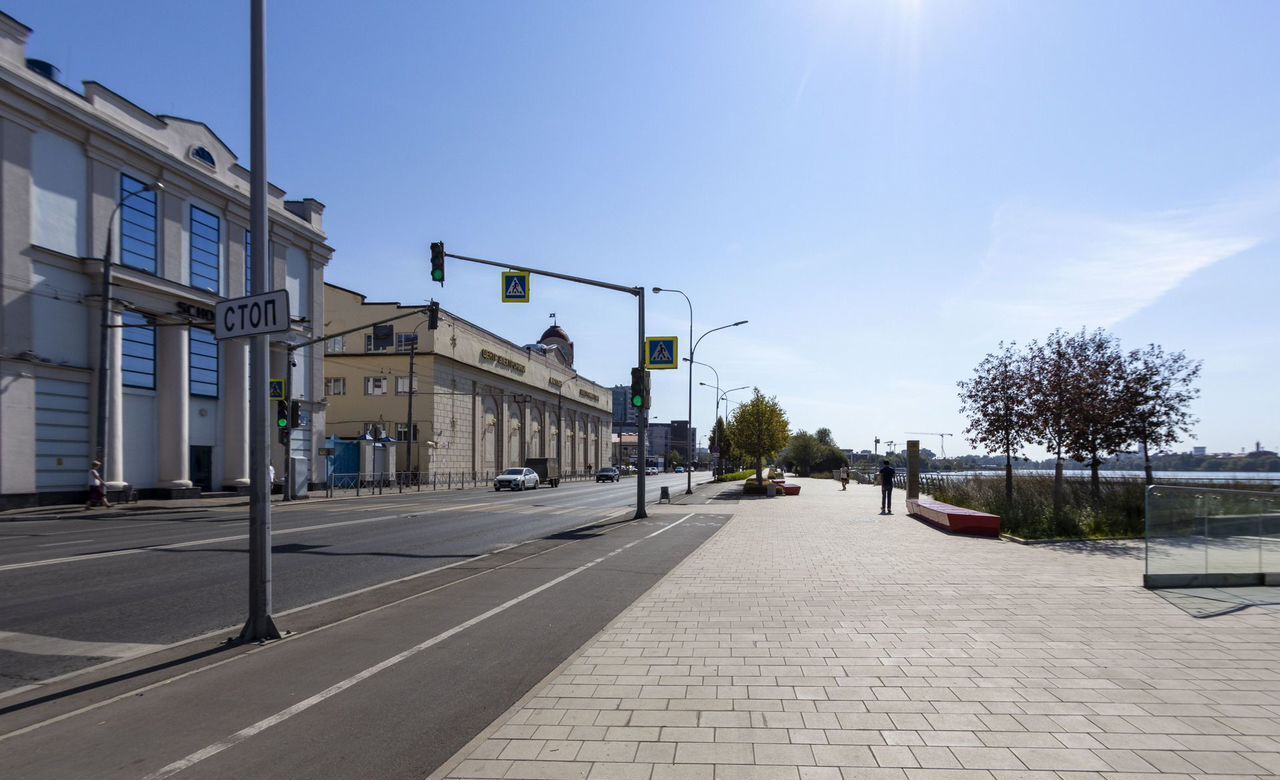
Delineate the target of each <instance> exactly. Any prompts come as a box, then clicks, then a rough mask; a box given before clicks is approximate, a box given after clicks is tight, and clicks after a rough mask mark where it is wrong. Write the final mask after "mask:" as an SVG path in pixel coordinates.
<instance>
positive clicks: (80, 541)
mask: <svg viewBox="0 0 1280 780" xmlns="http://www.w3.org/2000/svg"><path fill="white" fill-rule="evenodd" d="M92 541H94V540H93V539H76V540H74V541H70V542H49V543H48V544H38V545H36V546H37V547H61V546H62V545H64V544H88V543H89V542H92Z"/></svg>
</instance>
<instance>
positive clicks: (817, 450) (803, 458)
mask: <svg viewBox="0 0 1280 780" xmlns="http://www.w3.org/2000/svg"><path fill="white" fill-rule="evenodd" d="M821 450H822V445H820V444H819V443H818V439H817V437H816V436H814V435H813V434H812V433H809V432H807V431H796V432H795V433H794V434H792V436H791V439H790V440H789V441H788V442H787V449H786V452H784V453H783V454H782V456H781V458H780V460H782V461H784V462H785V463H788V464H789V465H790V466H791V467H792V469H794V470H795V472H796V473H797V474H799V475H800V476H802V477H807V476H809V475H810V474H811V473H812V472H813V466H814V464H815V463H817V462H818V460H819V459H821V457H822V452H821Z"/></svg>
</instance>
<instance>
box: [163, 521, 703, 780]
mask: <svg viewBox="0 0 1280 780" xmlns="http://www.w3.org/2000/svg"><path fill="white" fill-rule="evenodd" d="M690 517H693V515H692V514H689V515H685V516H684V517H682V518H680V519H679V520H677V521H675V522H674V523H671V524H670V525H667V526H664V527H662V528H660V529H658V530H657V531H654V532H653V533H651V534H649V535H648V536H644V537H641V538H639V539H636V540H633V541H631V542H628V543H626V544H624V545H622V546H621V547H619V548H617V549H615V550H613V551H612V552H610V553H607V554H605V555H602V556H600V557H599V558H596V559H595V560H592V561H588V562H587V563H584V564H583V565H581V566H579V567H578V568H576V569H573V570H571V571H567V572H565V573H564V574H561V575H560V576H559V577H556V578H555V579H553V580H549V581H548V582H544V583H543V584H541V585H539V586H538V587H536V588H533V589H532V590H528V591H525V592H524V593H522V594H520V595H519V596H516V597H515V598H512V599H509V600H507V601H505V602H503V603H502V604H499V605H498V606H496V607H494V608H492V609H490V610H488V611H486V612H482V613H481V614H479V615H476V616H475V617H473V618H471V619H470V620H467V621H464V622H462V623H459V624H458V625H456V626H454V627H453V628H451V629H449V630H447V631H443V632H441V633H439V634H436V635H435V636H433V637H431V638H430V639H428V640H426V641H424V642H420V643H418V644H416V645H414V646H413V647H410V648H409V649H407V650H404V651H402V652H400V653H397V654H395V655H393V656H391V657H390V658H387V659H386V660H384V661H381V662H379V663H377V664H374V665H373V666H370V667H369V668H367V669H365V670H364V671H362V672H357V673H356V674H353V675H352V676H350V677H348V678H347V679H345V680H343V681H342V682H339V683H336V684H334V685H331V686H329V687H328V688H326V689H324V690H323V691H321V692H319V693H317V694H315V695H314V696H311V697H309V698H306V699H303V700H302V701H300V702H298V703H297V704H295V705H293V706H292V707H288V708H287V709H283V710H281V711H280V712H277V713H276V714H275V715H272V716H271V717H269V718H263V719H262V720H260V721H258V722H257V723H255V724H253V725H252V726H249V727H247V728H243V729H241V730H240V731H237V732H236V733H235V734H232V735H231V736H230V737H227V738H226V739H224V740H222V741H221V742H215V743H213V744H212V745H209V746H208V747H206V748H204V749H202V750H197V751H196V752H194V753H192V754H191V755H189V756H187V757H186V758H183V759H179V760H178V761H174V762H173V763H172V764H169V765H168V766H166V767H164V768H162V769H160V770H159V771H157V772H154V773H152V774H150V775H147V777H146V779H145V780H163V778H166V777H172V776H173V775H176V774H177V773H179V772H181V771H183V770H184V769H187V768H189V767H191V766H194V765H195V764H198V763H199V762H201V761H203V760H205V759H206V758H210V757H211V756H215V755H217V754H218V753H221V752H222V751H224V750H226V749H227V748H230V747H234V746H235V745H237V744H239V743H241V742H243V741H245V740H246V739H248V738H249V737H252V736H254V735H255V734H260V733H262V732H263V731H266V730H267V729H269V728H271V727H272V726H275V725H276V724H279V723H283V722H284V721H286V720H288V719H289V718H292V717H293V716H294V715H297V714H298V713H301V712H305V711H306V710H309V709H311V708H312V707H314V706H316V705H317V704H319V703H320V702H322V701H324V700H325V699H329V698H332V697H333V696H336V695H338V694H339V693H342V692H343V691H345V690H346V689H348V688H350V687H352V686H354V685H357V684H359V683H361V682H363V681H365V680H367V679H369V678H370V677H372V676H373V675H375V674H377V673H378V672H381V671H383V670H384V669H389V668H391V667H392V666H395V665H396V664H399V663H400V662H402V661H405V660H407V659H409V658H412V657H413V656H415V655H417V654H418V653H421V652H422V651H423V650H426V649H427V648H430V647H433V646H435V645H438V644H440V643H441V642H443V641H445V640H446V639H449V638H450V637H453V636H456V635H457V634H460V633H462V632H463V631H466V630H467V629H468V628H471V627H472V626H475V625H478V624H479V623H483V622H484V621H486V620H488V619H489V618H491V617H493V616H494V615H497V614H500V613H502V612H505V611H507V610H508V609H510V608H511V607H514V606H515V605H517V604H519V603H521V602H523V601H526V600H528V599H530V598H533V597H534V596H536V595H538V594H539V593H542V592H543V591H545V590H548V589H550V588H553V587H555V586H556V585H559V584H560V583H562V582H564V581H565V580H567V579H569V578H570V577H574V576H577V575H578V574H581V573H582V572H584V571H586V570H587V569H590V568H591V567H593V566H595V565H596V564H599V563H602V562H604V561H606V560H608V559H609V558H612V557H613V556H615V555H618V554H619V553H621V552H624V551H626V550H627V549H629V548H631V547H634V546H635V545H637V544H639V543H640V542H642V541H644V540H645V539H652V538H653V537H655V536H657V535H658V534H660V533H662V532H663V531H667V530H670V529H671V528H674V527H676V526H677V525H680V524H681V523H683V522H684V521H685V520H688V519H689V518H690Z"/></svg>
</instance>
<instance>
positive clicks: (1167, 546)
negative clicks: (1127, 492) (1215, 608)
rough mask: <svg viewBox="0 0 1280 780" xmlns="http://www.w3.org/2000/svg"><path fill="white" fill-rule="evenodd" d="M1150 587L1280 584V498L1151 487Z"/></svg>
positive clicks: (1148, 523)
mask: <svg viewBox="0 0 1280 780" xmlns="http://www.w3.org/2000/svg"><path fill="white" fill-rule="evenodd" d="M1144 514H1145V516H1146V573H1145V575H1144V577H1143V583H1144V584H1145V585H1146V586H1147V587H1149V588H1178V587H1197V586H1199V587H1229V586H1233V585H1266V584H1280V494H1276V493H1264V492H1260V491H1252V490H1225V489H1219V488H1192V487H1180V486H1175V485H1152V486H1151V487H1149V488H1147V495H1146V508H1145V513H1144Z"/></svg>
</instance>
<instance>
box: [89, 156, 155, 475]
mask: <svg viewBox="0 0 1280 780" xmlns="http://www.w3.org/2000/svg"><path fill="white" fill-rule="evenodd" d="M144 192H164V185H163V184H162V183H160V182H158V181H153V182H151V183H149V184H147V185H145V186H144V187H143V188H142V189H140V190H138V191H136V192H131V193H129V194H128V195H125V196H124V197H123V198H121V199H120V200H119V201H118V202H117V203H116V206H115V208H113V209H112V210H111V216H110V217H108V218H107V248H106V250H105V251H104V252H103V253H102V323H101V327H100V328H99V330H100V333H99V339H98V426H97V435H98V457H97V458H96V460H98V461H100V462H101V463H102V470H101V471H100V472H99V474H101V475H102V482H103V485H104V486H105V485H106V482H107V415H108V410H109V409H110V403H109V402H108V398H107V395H108V393H109V388H110V386H111V382H110V372H111V363H110V356H111V275H112V274H111V271H112V266H114V265H115V263H114V262H112V260H111V248H112V243H111V239H112V237H113V236H114V235H115V230H114V228H115V223H116V215H118V214H119V213H120V207H121V206H123V205H124V204H125V203H127V202H128V201H129V199H130V198H132V197H134V196H137V195H141V194H142V193H144ZM121 243H122V244H123V243H124V242H123V241H122V242H121Z"/></svg>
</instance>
